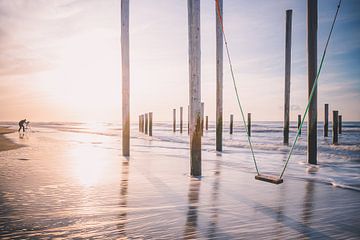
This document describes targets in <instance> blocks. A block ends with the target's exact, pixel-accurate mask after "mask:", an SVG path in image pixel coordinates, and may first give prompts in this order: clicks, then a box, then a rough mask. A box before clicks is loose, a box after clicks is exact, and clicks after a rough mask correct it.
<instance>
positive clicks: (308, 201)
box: [302, 181, 314, 225]
mask: <svg viewBox="0 0 360 240" xmlns="http://www.w3.org/2000/svg"><path fill="white" fill-rule="evenodd" d="M313 202H314V182H313V181H309V182H307V183H306V187H305V198H304V206H303V213H302V220H303V222H304V224H306V225H310V220H311V217H312V213H313V208H314V206H313Z"/></svg>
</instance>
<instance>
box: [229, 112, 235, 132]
mask: <svg viewBox="0 0 360 240" xmlns="http://www.w3.org/2000/svg"><path fill="white" fill-rule="evenodd" d="M233 121H234V115H233V114H230V134H233V126H234V123H233Z"/></svg>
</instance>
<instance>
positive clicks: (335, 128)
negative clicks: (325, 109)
mask: <svg viewBox="0 0 360 240" xmlns="http://www.w3.org/2000/svg"><path fill="white" fill-rule="evenodd" d="M338 114H339V112H338V111H333V136H332V141H333V144H338V140H339V136H338V129H339V122H338V120H339V116H338Z"/></svg>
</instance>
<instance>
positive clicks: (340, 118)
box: [339, 115, 342, 134]
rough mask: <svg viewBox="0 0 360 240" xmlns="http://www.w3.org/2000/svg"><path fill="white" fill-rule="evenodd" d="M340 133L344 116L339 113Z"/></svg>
mask: <svg viewBox="0 0 360 240" xmlns="http://www.w3.org/2000/svg"><path fill="white" fill-rule="evenodd" d="M339 134H342V116H341V115H339Z"/></svg>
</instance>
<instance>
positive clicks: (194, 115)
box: [187, 0, 201, 176]
mask: <svg viewBox="0 0 360 240" xmlns="http://www.w3.org/2000/svg"><path fill="white" fill-rule="evenodd" d="M187 4H188V30H189V95H190V96H189V99H190V169H191V170H190V174H191V175H192V176H201V78H200V74H201V57H200V56H201V51H200V50H201V46H200V0H189V1H188V2H187Z"/></svg>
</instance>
